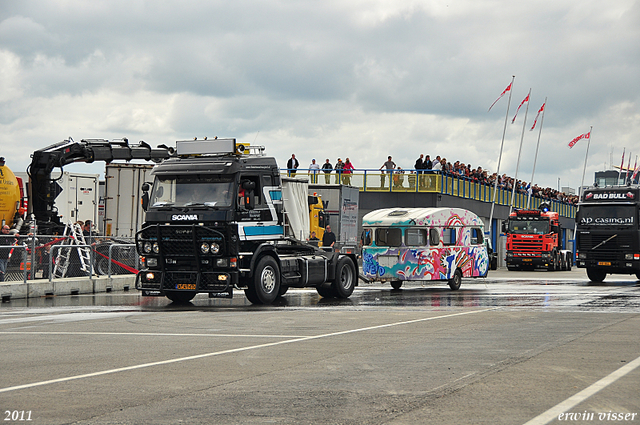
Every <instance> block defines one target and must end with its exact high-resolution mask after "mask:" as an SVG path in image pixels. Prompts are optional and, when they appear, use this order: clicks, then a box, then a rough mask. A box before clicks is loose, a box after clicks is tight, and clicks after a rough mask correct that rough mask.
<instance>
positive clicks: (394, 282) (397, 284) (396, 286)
mask: <svg viewBox="0 0 640 425" xmlns="http://www.w3.org/2000/svg"><path fill="white" fill-rule="evenodd" d="M401 286H402V281H401V280H392V281H391V287H392V288H393V289H400V287H401Z"/></svg>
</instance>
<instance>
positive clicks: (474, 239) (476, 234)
mask: <svg viewBox="0 0 640 425" xmlns="http://www.w3.org/2000/svg"><path fill="white" fill-rule="evenodd" d="M482 236H483V235H482V229H479V228H477V227H473V228H472V229H471V245H482V242H483V237H482Z"/></svg>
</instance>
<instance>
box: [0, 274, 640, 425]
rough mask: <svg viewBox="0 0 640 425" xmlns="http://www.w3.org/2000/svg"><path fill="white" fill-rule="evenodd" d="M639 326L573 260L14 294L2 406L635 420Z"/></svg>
mask: <svg viewBox="0 0 640 425" xmlns="http://www.w3.org/2000/svg"><path fill="white" fill-rule="evenodd" d="M639 329H640V282H637V281H636V279H635V276H617V277H611V276H608V277H607V280H606V281H605V282H604V283H603V284H600V285H593V284H589V282H588V280H587V279H586V275H585V272H584V270H578V269H574V270H573V271H571V272H555V273H549V272H519V273H518V272H507V271H502V270H501V271H497V272H492V273H491V275H490V277H489V278H487V279H478V280H472V279H464V280H463V284H462V287H461V289H460V290H459V291H450V290H449V288H448V286H447V285H446V284H445V283H434V284H429V285H421V284H409V285H407V286H406V287H405V288H403V289H401V290H398V291H394V290H391V289H390V287H389V286H382V285H361V286H360V287H358V289H357V290H356V291H355V292H354V294H353V296H352V297H351V298H350V299H348V300H340V301H338V300H324V299H321V298H320V297H319V296H318V295H317V294H316V293H315V291H313V290H292V291H290V292H288V293H287V295H286V296H285V297H284V298H283V299H282V300H280V301H279V302H277V303H276V304H274V305H272V306H262V307H256V306H252V305H250V304H249V303H248V302H247V301H246V300H245V298H244V296H243V294H242V293H237V294H236V295H235V297H234V298H233V300H218V299H209V298H207V297H206V296H203V295H199V296H198V297H196V298H195V299H194V301H193V303H192V304H190V305H187V306H176V305H173V304H171V303H170V302H169V301H168V300H166V299H165V298H158V297H141V296H140V295H139V294H138V293H137V292H121V293H107V294H97V295H86V296H69V297H55V298H41V299H35V300H34V299H29V300H15V301H11V302H8V303H3V304H2V305H0V346H1V347H2V363H1V365H2V366H0V367H1V373H0V408H1V413H2V414H3V417H2V419H3V423H18V422H29V423H34V424H176V423H181V424H207V423H215V424H247V423H248V424H252V423H256V424H262V423H278V424H289V423H290V424H297V423H303V424H425V423H426V424H431V423H433V424H525V423H527V424H543V423H564V422H565V420H566V419H570V420H571V421H572V422H576V421H578V422H580V423H586V424H600V423H640V417H639V416H640V391H639V390H640V331H639ZM578 414H579V415H580V416H579V418H578V419H579V420H576V418H577V417H576V416H574V415H578ZM568 415H571V416H568ZM618 418H621V419H618ZM21 419H22V420H21ZM27 419H30V421H27ZM559 419H560V420H559Z"/></svg>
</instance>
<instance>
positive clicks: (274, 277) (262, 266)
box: [244, 255, 280, 304]
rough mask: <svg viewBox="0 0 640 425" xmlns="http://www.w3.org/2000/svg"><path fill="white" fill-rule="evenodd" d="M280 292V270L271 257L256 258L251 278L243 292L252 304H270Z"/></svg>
mask: <svg viewBox="0 0 640 425" xmlns="http://www.w3.org/2000/svg"><path fill="white" fill-rule="evenodd" d="M279 293H280V270H279V268H278V263H276V260H274V259H273V258H272V257H269V256H268V255H267V256H264V257H262V258H261V259H260V260H258V264H257V265H256V268H255V271H254V272H253V279H252V281H251V282H249V285H248V288H247V289H245V290H244V294H245V295H246V297H247V299H248V300H249V301H250V302H251V303H252V304H271V303H272V302H273V301H274V300H275V299H276V297H277V296H278V294H279Z"/></svg>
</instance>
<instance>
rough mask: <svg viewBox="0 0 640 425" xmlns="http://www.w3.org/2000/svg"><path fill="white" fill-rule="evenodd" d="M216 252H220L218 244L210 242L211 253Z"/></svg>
mask: <svg viewBox="0 0 640 425" xmlns="http://www.w3.org/2000/svg"><path fill="white" fill-rule="evenodd" d="M218 252H220V245H218V244H217V243H215V242H211V253H212V254H217V253H218Z"/></svg>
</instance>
